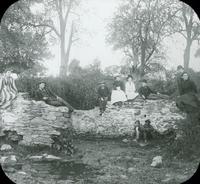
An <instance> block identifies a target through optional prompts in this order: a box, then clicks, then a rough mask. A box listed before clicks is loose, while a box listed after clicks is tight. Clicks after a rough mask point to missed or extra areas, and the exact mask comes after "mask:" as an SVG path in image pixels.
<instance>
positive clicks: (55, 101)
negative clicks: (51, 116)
mask: <svg viewBox="0 0 200 184" xmlns="http://www.w3.org/2000/svg"><path fill="white" fill-rule="evenodd" d="M36 99H37V100H42V101H44V102H46V103H47V104H49V105H53V106H57V107H58V106H66V107H67V108H68V109H69V111H68V113H69V117H71V113H72V112H73V111H74V108H73V107H72V106H71V105H70V104H69V103H68V102H66V101H65V100H63V99H62V98H60V97H59V96H57V95H56V94H54V93H53V92H52V91H50V90H49V89H48V88H47V86H46V83H45V82H41V83H39V88H38V90H37V92H36Z"/></svg>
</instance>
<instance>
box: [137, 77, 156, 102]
mask: <svg viewBox="0 0 200 184" xmlns="http://www.w3.org/2000/svg"><path fill="white" fill-rule="evenodd" d="M138 93H139V95H140V96H141V97H142V98H143V99H144V100H146V99H147V98H148V96H149V95H150V94H152V93H153V94H156V92H154V91H153V90H151V89H150V87H149V86H147V81H146V80H145V79H143V80H141V87H140V88H139V89H138Z"/></svg>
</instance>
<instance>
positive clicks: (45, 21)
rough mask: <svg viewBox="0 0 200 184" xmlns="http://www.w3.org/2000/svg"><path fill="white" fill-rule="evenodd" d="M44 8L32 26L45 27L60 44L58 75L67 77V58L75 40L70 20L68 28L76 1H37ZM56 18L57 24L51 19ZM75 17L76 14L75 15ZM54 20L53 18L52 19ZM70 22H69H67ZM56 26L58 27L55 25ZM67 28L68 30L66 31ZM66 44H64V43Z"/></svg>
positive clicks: (74, 31)
mask: <svg viewBox="0 0 200 184" xmlns="http://www.w3.org/2000/svg"><path fill="white" fill-rule="evenodd" d="M39 2H40V3H42V4H43V6H44V9H45V11H44V13H43V14H41V15H39V16H40V18H39V21H38V22H36V23H35V24H32V26H34V27H47V28H49V29H50V30H51V31H53V32H54V33H55V35H56V37H57V38H58V39H59V44H60V63H61V64H60V71H59V75H60V76H61V77H65V76H66V75H67V68H68V64H69V56H70V51H71V47H72V44H73V42H75V41H76V40H77V38H76V39H75V38H74V35H75V33H76V32H77V31H76V29H75V23H74V21H73V20H72V23H71V26H70V21H71V20H70V18H71V17H70V14H71V15H72V14H73V15H74V14H75V12H73V9H74V8H75V7H76V6H78V1H77V0H43V1H39ZM53 15H55V16H56V17H57V20H58V22H56V23H55V20H53V19H52V16H53ZM76 15H77V14H76ZM54 19H55V18H54ZM69 20H70V21H69ZM57 24H58V25H57ZM67 28H69V30H67ZM67 31H68V32H69V38H68V40H67V33H68V32H67ZM67 41H68V43H67V44H66V42H67Z"/></svg>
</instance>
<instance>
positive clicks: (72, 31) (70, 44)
mask: <svg viewBox="0 0 200 184" xmlns="http://www.w3.org/2000/svg"><path fill="white" fill-rule="evenodd" d="M73 34H74V25H73V23H72V25H71V32H70V35H69V41H68V46H67V52H66V54H65V70H66V73H67V72H68V63H69V54H70V51H71V47H72V43H73V40H72V39H73Z"/></svg>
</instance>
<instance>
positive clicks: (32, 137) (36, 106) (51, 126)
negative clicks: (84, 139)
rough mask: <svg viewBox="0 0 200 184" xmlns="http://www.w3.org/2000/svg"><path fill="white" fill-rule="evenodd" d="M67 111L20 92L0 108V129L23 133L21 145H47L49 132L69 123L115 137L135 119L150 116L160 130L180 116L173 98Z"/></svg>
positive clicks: (82, 130)
mask: <svg viewBox="0 0 200 184" xmlns="http://www.w3.org/2000/svg"><path fill="white" fill-rule="evenodd" d="M67 111H68V109H67V108H66V107H53V106H50V105H47V104H45V103H44V102H42V101H34V100H31V99H28V97H27V95H26V94H22V93H20V94H18V97H17V98H16V99H15V101H14V102H13V104H12V106H11V107H10V108H8V109H6V110H1V122H0V123H1V128H2V130H1V131H5V130H12V131H13V130H15V131H16V132H17V134H19V135H23V140H21V141H20V144H22V145H51V144H52V141H53V140H52V139H51V138H52V135H60V129H65V128H67V127H71V126H73V128H74V129H75V131H76V133H77V134H85V135H88V134H90V135H95V136H96V135H98V136H99V135H100V136H103V137H119V136H123V135H131V134H132V133H133V132H134V123H135V121H136V120H140V121H141V123H142V124H143V123H144V120H145V119H150V120H151V122H152V125H153V126H154V127H155V128H156V129H157V130H158V131H160V132H162V131H164V130H166V129H168V128H169V127H175V122H176V121H177V120H178V119H182V118H184V115H182V114H180V112H179V111H178V109H177V108H176V106H175V103H174V102H173V101H170V100H164V99H151V100H147V101H143V100H141V99H137V100H136V101H135V102H134V103H133V104H132V105H128V104H126V105H125V106H123V107H122V108H121V109H119V108H116V107H114V106H112V105H110V104H108V108H107V110H106V112H105V113H104V114H103V116H99V109H98V108H95V109H92V110H76V112H75V113H74V114H73V115H72V118H71V119H70V118H68V117H67ZM144 115H146V117H144Z"/></svg>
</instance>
